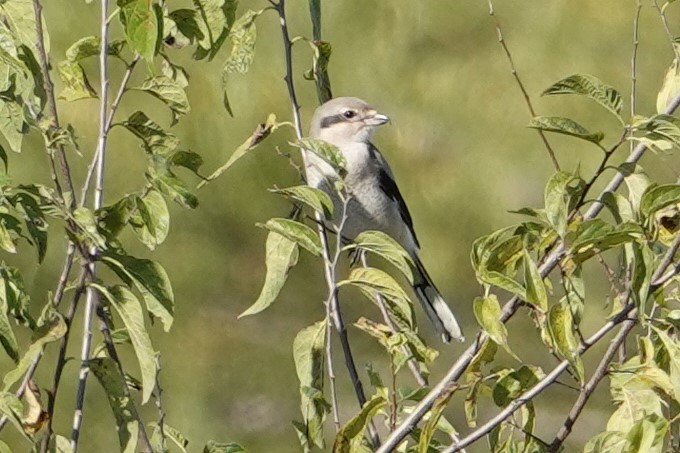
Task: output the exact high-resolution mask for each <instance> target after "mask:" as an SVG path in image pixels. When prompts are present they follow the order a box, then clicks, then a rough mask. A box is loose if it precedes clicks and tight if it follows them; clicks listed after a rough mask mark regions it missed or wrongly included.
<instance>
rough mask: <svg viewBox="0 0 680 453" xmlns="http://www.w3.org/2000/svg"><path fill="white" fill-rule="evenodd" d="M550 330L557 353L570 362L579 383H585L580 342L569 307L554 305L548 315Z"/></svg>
mask: <svg viewBox="0 0 680 453" xmlns="http://www.w3.org/2000/svg"><path fill="white" fill-rule="evenodd" d="M548 329H549V331H550V337H551V338H552V340H553V344H554V346H555V349H556V351H557V352H558V353H559V354H560V356H562V357H564V358H565V359H567V360H568V361H569V363H570V364H571V366H572V368H573V369H574V371H575V373H576V376H577V378H578V380H579V382H583V380H584V377H585V375H584V371H583V362H582V361H581V357H580V356H579V355H578V341H577V340H576V337H575V336H574V320H573V317H572V314H571V309H570V308H569V306H567V305H564V304H555V305H553V307H552V308H551V309H550V312H549V313H548Z"/></svg>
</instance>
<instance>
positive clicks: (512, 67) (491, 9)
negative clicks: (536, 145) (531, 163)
mask: <svg viewBox="0 0 680 453" xmlns="http://www.w3.org/2000/svg"><path fill="white" fill-rule="evenodd" d="M488 1H489V16H491V17H492V18H493V20H494V22H495V24H496V34H497V35H498V42H499V43H500V45H501V47H502V48H503V52H505V56H506V57H507V58H508V63H510V72H511V73H512V76H513V77H514V78H515V81H516V82H517V86H519V89H520V91H521V92H522V96H524V102H525V103H526V105H527V108H528V109H529V113H530V114H531V116H532V117H534V116H536V111H535V110H534V106H533V104H532V103H531V98H530V97H529V93H528V92H527V90H526V88H524V83H522V79H520V78H519V74H518V73H517V69H516V68H515V62H514V60H513V59H512V54H511V53H510V49H509V48H508V45H507V44H506V43H505V38H504V37H503V32H502V30H501V24H500V22H499V21H498V18H497V17H496V13H495V11H494V7H493V3H492V0H488ZM536 131H537V132H538V135H540V136H541V141H543V144H544V145H545V149H546V151H548V155H549V156H550V160H551V161H552V164H553V167H555V170H556V171H559V170H560V164H559V162H557V157H555V151H553V149H552V147H551V146H550V143H549V142H548V137H546V136H545V133H544V132H543V131H542V130H540V129H536Z"/></svg>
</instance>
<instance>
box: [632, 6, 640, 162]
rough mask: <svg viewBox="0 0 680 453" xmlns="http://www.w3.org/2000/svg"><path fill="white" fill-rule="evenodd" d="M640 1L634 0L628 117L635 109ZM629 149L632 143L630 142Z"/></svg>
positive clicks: (633, 114)
mask: <svg viewBox="0 0 680 453" xmlns="http://www.w3.org/2000/svg"><path fill="white" fill-rule="evenodd" d="M641 10H642V2H641V1H640V0H636V5H635V18H634V19H633V55H632V56H631V58H630V117H631V118H633V117H634V116H635V112H636V110H637V104H636V102H637V54H638V46H639V45H640V11H641ZM630 146H631V149H632V148H633V146H634V144H633V142H631V144H630Z"/></svg>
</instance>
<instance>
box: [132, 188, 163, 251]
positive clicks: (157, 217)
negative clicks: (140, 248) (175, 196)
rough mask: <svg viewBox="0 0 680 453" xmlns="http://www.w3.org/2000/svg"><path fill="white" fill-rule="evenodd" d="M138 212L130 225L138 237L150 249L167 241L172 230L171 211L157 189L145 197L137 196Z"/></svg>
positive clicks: (133, 216)
mask: <svg viewBox="0 0 680 453" xmlns="http://www.w3.org/2000/svg"><path fill="white" fill-rule="evenodd" d="M135 201H136V204H137V213H136V214H133V215H132V216H131V218H130V226H131V227H132V230H133V231H134V233H135V235H136V236H137V238H138V239H139V240H140V241H141V242H142V243H143V244H144V245H146V246H147V247H149V249H150V250H153V249H154V248H156V246H157V245H160V244H162V243H163V241H165V238H166V237H167V236H168V231H169V230H170V213H169V212H168V206H167V204H166V203H165V199H164V198H163V196H162V195H161V194H160V192H158V191H156V190H151V191H149V193H147V194H146V195H144V197H142V198H140V197H135Z"/></svg>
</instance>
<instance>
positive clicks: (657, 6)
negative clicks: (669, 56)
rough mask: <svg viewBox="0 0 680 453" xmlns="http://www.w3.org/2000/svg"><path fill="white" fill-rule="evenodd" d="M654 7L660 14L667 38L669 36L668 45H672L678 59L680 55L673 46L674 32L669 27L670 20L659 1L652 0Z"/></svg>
mask: <svg viewBox="0 0 680 453" xmlns="http://www.w3.org/2000/svg"><path fill="white" fill-rule="evenodd" d="M652 5H654V8H655V9H656V10H657V12H658V13H659V17H660V18H661V23H662V24H663V28H664V30H665V31H666V36H668V43H669V44H670V45H671V48H672V50H673V53H674V54H675V56H676V57H680V55H678V52H677V51H676V50H675V46H674V45H673V41H674V38H673V32H671V28H670V26H669V25H668V18H667V17H666V12H665V11H664V8H661V7H660V6H659V3H658V2H657V0H652Z"/></svg>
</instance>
